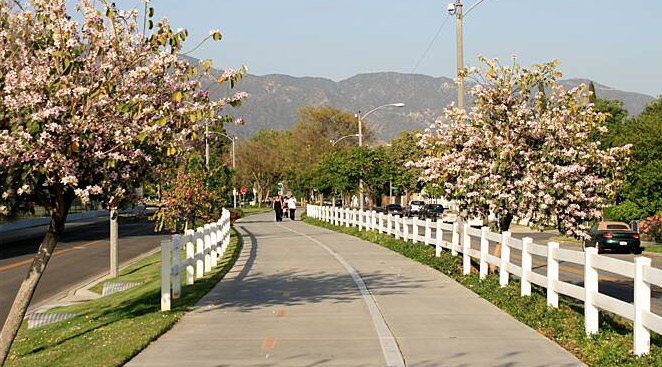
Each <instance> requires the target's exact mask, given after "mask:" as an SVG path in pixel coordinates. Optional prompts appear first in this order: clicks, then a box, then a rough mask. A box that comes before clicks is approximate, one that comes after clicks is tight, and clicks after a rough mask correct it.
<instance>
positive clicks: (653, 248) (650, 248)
mask: <svg viewBox="0 0 662 367" xmlns="http://www.w3.org/2000/svg"><path fill="white" fill-rule="evenodd" d="M643 247H644V251H645V252H655V253H658V254H659V253H662V245H655V244H653V245H649V244H643Z"/></svg>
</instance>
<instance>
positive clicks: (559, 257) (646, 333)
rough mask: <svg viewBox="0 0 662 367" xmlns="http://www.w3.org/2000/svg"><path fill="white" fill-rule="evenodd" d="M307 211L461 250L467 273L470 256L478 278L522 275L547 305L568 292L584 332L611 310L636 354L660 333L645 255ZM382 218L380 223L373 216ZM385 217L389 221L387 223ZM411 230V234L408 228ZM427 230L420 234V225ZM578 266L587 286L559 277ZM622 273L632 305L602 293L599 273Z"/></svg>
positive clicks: (655, 272)
mask: <svg viewBox="0 0 662 367" xmlns="http://www.w3.org/2000/svg"><path fill="white" fill-rule="evenodd" d="M306 214H307V215H308V216H310V217H312V218H316V219H321V220H323V221H325V222H328V223H333V224H337V225H343V224H346V225H347V226H350V225H351V226H353V227H358V229H359V231H362V230H364V229H365V230H377V231H379V232H380V233H386V234H389V235H394V236H395V238H402V239H404V240H406V241H409V240H411V241H412V242H413V243H416V242H422V243H424V244H427V245H431V246H435V254H436V256H440V255H441V251H442V250H443V249H446V250H450V251H451V253H452V254H453V255H454V256H455V255H458V254H462V270H463V273H464V274H469V273H470V272H471V258H474V259H476V260H477V261H478V264H479V274H480V278H481V279H484V278H485V277H486V276H487V273H488V267H489V266H490V265H493V266H495V267H498V268H499V283H500V285H501V287H505V286H507V285H508V281H509V278H510V275H511V274H512V275H515V276H517V277H519V278H520V284H521V295H522V296H529V295H531V284H536V285H539V286H541V287H543V288H546V291H547V304H548V305H549V306H551V307H554V308H558V302H559V295H560V294H562V295H566V296H569V297H572V298H575V299H578V300H580V301H583V302H584V319H585V331H586V333H587V334H589V335H590V334H594V333H596V332H597V331H598V327H599V324H598V313H599V310H604V311H608V312H611V313H614V314H616V315H619V316H622V317H624V318H626V319H628V320H631V321H632V322H633V325H634V354H635V355H643V354H647V353H648V352H649V351H650V331H655V332H657V333H660V334H662V317H660V315H657V314H654V313H652V312H651V309H650V307H651V285H655V286H662V270H660V269H657V268H654V267H652V266H651V259H649V258H647V257H643V256H637V257H635V258H634V262H629V261H623V260H617V259H613V258H610V257H607V256H602V255H599V254H598V252H597V249H595V248H586V251H584V252H582V251H573V250H566V249H560V248H559V244H558V243H557V242H548V243H547V246H544V245H539V244H536V243H533V240H532V239H531V238H530V237H525V238H523V239H521V240H520V239H516V238H512V237H511V235H510V232H503V233H494V232H490V231H489V229H488V228H487V227H483V228H481V229H478V228H472V227H470V226H468V225H463V224H462V223H458V222H456V223H453V224H448V223H442V222H441V221H437V222H436V223H434V226H435V227H434V229H435V230H436V236H435V237H433V236H432V228H433V227H432V226H433V223H432V222H431V221H430V220H429V219H428V220H425V221H424V222H423V221H419V220H418V218H413V219H411V220H410V219H407V218H399V217H397V216H393V215H391V214H388V215H384V214H383V213H379V216H377V213H376V212H375V211H365V210H364V211H360V210H358V211H357V210H356V209H347V208H333V207H327V206H317V205H308V206H307V207H306ZM377 217H378V218H379V225H378V226H377V225H376V224H375V223H376V221H375V218H377ZM384 221H385V222H386V224H385V225H384ZM410 225H411V226H412V231H411V233H409V226H410ZM420 227H422V228H423V233H424V235H423V236H421V235H420V234H419V233H420V232H419V228H420ZM444 231H448V232H451V233H452V235H451V242H446V241H444V240H443V239H442V236H443V233H444ZM474 240H475V241H479V242H478V244H479V247H478V248H479V249H478V250H477V249H474V248H472V246H471V244H472V241H474ZM489 241H493V242H499V243H501V254H500V257H499V256H495V255H492V254H490V253H489ZM512 251H518V252H520V253H521V257H522V260H521V264H520V265H519V266H518V265H516V264H514V263H512V262H511V260H510V254H511V252H512ZM533 255H537V256H542V257H545V258H546V259H547V274H546V275H542V274H538V273H535V272H534V271H533V270H532V266H533V259H532V256H533ZM561 261H565V262H568V263H573V264H578V265H581V266H583V267H584V286H583V287H581V286H578V285H575V284H572V283H568V282H563V281H560V280H559V262H561ZM600 270H602V271H607V272H610V273H614V274H618V275H621V276H624V277H627V278H631V279H632V280H633V281H634V302H633V303H628V302H624V301H621V300H619V299H616V298H613V297H610V296H608V295H606V294H603V293H600V292H599V291H598V271H600Z"/></svg>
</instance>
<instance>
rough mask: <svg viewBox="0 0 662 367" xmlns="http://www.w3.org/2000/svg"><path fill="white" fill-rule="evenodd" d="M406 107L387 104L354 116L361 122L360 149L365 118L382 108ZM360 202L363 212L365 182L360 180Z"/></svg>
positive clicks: (402, 104)
mask: <svg viewBox="0 0 662 367" xmlns="http://www.w3.org/2000/svg"><path fill="white" fill-rule="evenodd" d="M404 106H405V104H404V103H389V104H385V105H382V106H379V107H375V108H373V109H372V110H370V111H368V112H367V113H365V114H364V115H361V111H359V113H357V114H356V115H354V117H356V119H357V120H358V121H359V134H358V135H359V146H360V147H362V146H363V119H364V118H366V117H368V115H370V114H371V113H373V112H375V111H377V110H380V109H382V108H386V107H398V108H402V107H404ZM359 200H360V201H361V203H360V204H359V207H360V208H361V210H363V180H359Z"/></svg>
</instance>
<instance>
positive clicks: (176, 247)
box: [161, 209, 230, 311]
mask: <svg viewBox="0 0 662 367" xmlns="http://www.w3.org/2000/svg"><path fill="white" fill-rule="evenodd" d="M228 245H230V212H229V211H228V210H227V209H223V213H222V215H221V218H220V219H219V220H218V221H216V222H213V223H210V224H205V225H204V226H203V227H198V228H197V229H196V230H192V229H189V230H187V231H186V233H184V235H179V234H174V235H172V237H171V238H170V239H168V240H163V241H161V311H169V310H170V307H171V301H172V300H173V299H177V298H179V297H181V294H182V276H181V274H182V272H186V285H192V284H194V283H195V280H196V279H199V278H202V277H203V276H204V275H205V274H206V273H208V272H210V271H211V270H212V269H213V268H215V267H216V266H218V260H219V259H220V258H221V257H222V256H223V254H224V253H225V250H226V249H227V248H228ZM183 249H185V251H186V254H185V255H184V258H183V259H182V255H183V254H182V250H183Z"/></svg>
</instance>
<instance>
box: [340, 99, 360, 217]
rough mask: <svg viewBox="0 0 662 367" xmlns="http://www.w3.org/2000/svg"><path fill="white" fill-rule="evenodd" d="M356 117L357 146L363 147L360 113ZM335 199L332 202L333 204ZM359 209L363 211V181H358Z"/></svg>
mask: <svg viewBox="0 0 662 367" xmlns="http://www.w3.org/2000/svg"><path fill="white" fill-rule="evenodd" d="M356 117H357V118H358V119H359V146H360V147H362V146H363V125H362V122H361V111H359V113H357V114H356ZM335 200H336V199H335V198H333V201H334V202H335ZM359 208H360V209H361V210H363V180H359Z"/></svg>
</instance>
